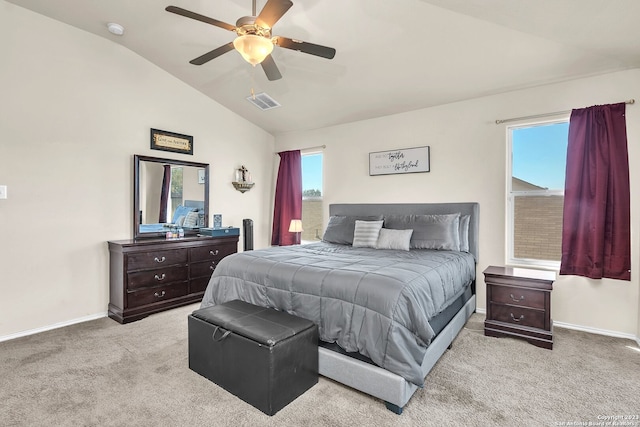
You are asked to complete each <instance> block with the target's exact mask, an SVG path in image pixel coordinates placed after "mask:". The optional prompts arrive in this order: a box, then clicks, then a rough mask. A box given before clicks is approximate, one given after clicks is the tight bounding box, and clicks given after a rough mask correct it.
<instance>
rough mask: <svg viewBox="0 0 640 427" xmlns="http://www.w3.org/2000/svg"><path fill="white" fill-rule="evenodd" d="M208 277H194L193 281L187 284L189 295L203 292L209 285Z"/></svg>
mask: <svg viewBox="0 0 640 427" xmlns="http://www.w3.org/2000/svg"><path fill="white" fill-rule="evenodd" d="M210 276H211V275H209V276H205V277H196V278H195V279H191V281H190V282H189V293H190V294H196V293H199V292H204V291H205V289H207V285H208V284H209V280H210V279H211V277H210Z"/></svg>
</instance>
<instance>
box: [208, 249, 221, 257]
mask: <svg viewBox="0 0 640 427" xmlns="http://www.w3.org/2000/svg"><path fill="white" fill-rule="evenodd" d="M219 252H220V251H219V250H218V249H216V250H215V251H209V253H210V254H211V255H213V256H216V255H218V253H219Z"/></svg>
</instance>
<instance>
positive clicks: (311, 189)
mask: <svg viewBox="0 0 640 427" xmlns="http://www.w3.org/2000/svg"><path fill="white" fill-rule="evenodd" d="M322 216H323V209H322V153H317V152H316V153H308V154H304V153H303V154H302V229H303V230H304V231H303V232H302V236H301V240H302V241H303V242H314V241H318V240H321V239H322V234H323V233H324V229H323V227H324V221H323V218H322Z"/></svg>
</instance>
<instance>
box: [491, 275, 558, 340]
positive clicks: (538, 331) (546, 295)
mask: <svg viewBox="0 0 640 427" xmlns="http://www.w3.org/2000/svg"><path fill="white" fill-rule="evenodd" d="M483 273H484V282H485V284H486V285H487V318H486V320H485V322H484V334H485V335H486V336H491V337H505V336H510V337H516V338H522V339H525V340H527V341H528V342H529V343H531V344H533V345H536V346H538V347H543V348H546V349H549V350H551V349H552V348H553V321H552V320H551V290H552V289H553V282H554V281H555V279H556V275H555V273H554V272H551V271H543V270H532V269H526V268H512V267H496V266H489V267H487V269H486V270H484V272H483Z"/></svg>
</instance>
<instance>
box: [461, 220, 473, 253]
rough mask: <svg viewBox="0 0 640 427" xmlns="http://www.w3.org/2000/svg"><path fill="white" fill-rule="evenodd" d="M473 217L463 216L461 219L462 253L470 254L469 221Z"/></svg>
mask: <svg viewBox="0 0 640 427" xmlns="http://www.w3.org/2000/svg"><path fill="white" fill-rule="evenodd" d="M470 220H471V215H462V216H461V217H460V227H459V230H460V251H461V252H469V221H470Z"/></svg>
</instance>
